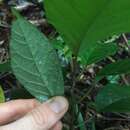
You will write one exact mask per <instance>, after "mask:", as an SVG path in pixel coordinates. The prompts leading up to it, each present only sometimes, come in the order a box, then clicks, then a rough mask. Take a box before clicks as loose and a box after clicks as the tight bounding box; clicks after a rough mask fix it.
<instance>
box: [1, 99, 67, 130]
mask: <svg viewBox="0 0 130 130" xmlns="http://www.w3.org/2000/svg"><path fill="white" fill-rule="evenodd" d="M67 110H68V101H67V100H66V99H65V98H64V97H55V98H52V99H50V100H48V101H47V102H45V103H43V104H42V105H40V106H38V107H37V108H36V109H34V110H32V111H31V112H30V113H28V114H27V115H26V116H24V117H23V118H21V119H19V120H17V121H15V122H13V123H11V124H8V125H5V126H2V127H1V129H2V130H48V129H50V128H51V127H53V126H54V125H55V124H56V123H57V122H58V121H59V120H60V119H61V118H62V116H63V115H64V114H65V112H66V111H67Z"/></svg>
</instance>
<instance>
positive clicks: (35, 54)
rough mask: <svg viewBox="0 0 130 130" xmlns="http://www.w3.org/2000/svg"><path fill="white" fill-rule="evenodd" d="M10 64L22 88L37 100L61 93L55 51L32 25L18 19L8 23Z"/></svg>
mask: <svg viewBox="0 0 130 130" xmlns="http://www.w3.org/2000/svg"><path fill="white" fill-rule="evenodd" d="M10 51H11V65H12V69H13V71H14V74H15V75H16V77H17V78H18V80H19V81H20V82H21V83H22V84H23V85H24V87H25V88H26V89H27V90H28V91H29V92H30V93H31V94H32V95H34V96H35V97H36V98H38V99H39V100H45V99H47V98H48V97H50V96H54V95H62V94H63V93H64V87H63V77H62V73H61V68H60V64H59V61H58V59H57V54H56V52H55V50H54V49H53V47H52V45H51V44H50V43H49V41H48V40H47V38H46V37H45V36H44V35H43V34H42V33H40V32H39V31H38V30H37V29H36V28H35V27H34V26H33V25H32V24H30V23H28V22H27V21H26V20H24V19H23V18H20V17H19V18H18V19H17V20H16V21H15V22H13V25H12V36H11V44H10Z"/></svg>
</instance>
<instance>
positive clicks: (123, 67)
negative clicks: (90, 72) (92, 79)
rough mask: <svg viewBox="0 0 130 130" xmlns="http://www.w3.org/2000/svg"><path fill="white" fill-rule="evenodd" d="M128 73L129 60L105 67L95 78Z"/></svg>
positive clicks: (129, 67) (129, 70) (129, 68)
mask: <svg viewBox="0 0 130 130" xmlns="http://www.w3.org/2000/svg"><path fill="white" fill-rule="evenodd" d="M126 73H130V59H125V60H120V61H117V62H115V63H111V64H108V65H106V66H105V67H104V68H103V69H101V70H100V71H99V73H98V74H97V76H108V75H117V74H126Z"/></svg>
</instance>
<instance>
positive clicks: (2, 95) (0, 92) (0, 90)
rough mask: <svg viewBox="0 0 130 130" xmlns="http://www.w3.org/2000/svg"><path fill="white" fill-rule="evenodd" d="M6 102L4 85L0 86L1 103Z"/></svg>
mask: <svg viewBox="0 0 130 130" xmlns="http://www.w3.org/2000/svg"><path fill="white" fill-rule="evenodd" d="M3 102H5V95H4V91H3V89H2V87H1V86H0V103H3Z"/></svg>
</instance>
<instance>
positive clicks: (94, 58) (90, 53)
mask: <svg viewBox="0 0 130 130" xmlns="http://www.w3.org/2000/svg"><path fill="white" fill-rule="evenodd" d="M117 49H118V48H117V46H116V45H115V44H113V43H111V44H97V45H95V46H94V47H92V48H91V49H88V50H87V53H86V57H82V63H83V64H87V65H89V64H92V63H95V62H98V61H100V60H102V59H103V58H106V57H107V56H109V55H113V54H115V53H116V51H117Z"/></svg>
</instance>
